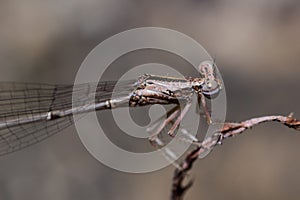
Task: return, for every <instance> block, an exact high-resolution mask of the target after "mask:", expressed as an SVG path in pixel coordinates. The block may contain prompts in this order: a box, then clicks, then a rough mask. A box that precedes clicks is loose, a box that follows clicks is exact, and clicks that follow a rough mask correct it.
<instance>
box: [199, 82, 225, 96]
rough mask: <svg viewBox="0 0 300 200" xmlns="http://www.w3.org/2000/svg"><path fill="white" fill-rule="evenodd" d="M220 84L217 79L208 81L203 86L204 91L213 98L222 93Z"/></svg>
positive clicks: (205, 94)
mask: <svg viewBox="0 0 300 200" xmlns="http://www.w3.org/2000/svg"><path fill="white" fill-rule="evenodd" d="M220 90H221V89H220V84H219V83H218V82H217V81H215V80H209V81H207V82H206V83H205V84H204V85H203V88H202V93H203V95H204V96H205V97H206V98H209V99H213V98H216V97H217V96H218V94H219V93H220Z"/></svg>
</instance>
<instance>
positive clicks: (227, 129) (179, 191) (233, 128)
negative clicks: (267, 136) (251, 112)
mask: <svg viewBox="0 0 300 200" xmlns="http://www.w3.org/2000/svg"><path fill="white" fill-rule="evenodd" d="M292 115H293V114H292V113H291V114H290V115H289V116H281V115H277V116H264V117H258V118H252V119H249V120H246V121H243V122H240V123H224V125H223V127H222V128H221V129H219V130H218V131H217V132H216V133H215V134H214V135H212V136H211V137H208V138H206V139H205V140H204V141H202V142H201V143H199V145H198V146H197V148H195V149H194V150H193V151H191V152H190V153H188V154H187V156H186V157H185V159H184V160H183V162H182V163H181V164H180V168H177V169H175V171H174V176H173V182H172V193H171V200H182V199H183V197H184V194H185V193H186V191H187V190H188V189H189V188H190V187H191V186H192V185H193V181H189V182H188V183H187V184H186V185H184V184H183V181H184V180H185V178H186V176H187V174H188V172H189V171H190V170H191V169H192V167H193V164H194V162H195V161H196V160H197V159H198V157H199V155H201V154H202V153H204V152H206V151H207V150H212V149H213V148H214V147H215V146H216V145H218V144H222V142H223V140H225V139H226V138H229V137H232V136H236V135H238V134H240V133H242V132H244V131H245V130H246V129H249V128H252V127H253V126H255V125H258V124H260V123H263V122H269V121H276V122H280V123H282V124H284V125H286V126H288V127H289V128H293V129H295V130H297V131H300V121H298V120H297V119H295V118H293V116H292Z"/></svg>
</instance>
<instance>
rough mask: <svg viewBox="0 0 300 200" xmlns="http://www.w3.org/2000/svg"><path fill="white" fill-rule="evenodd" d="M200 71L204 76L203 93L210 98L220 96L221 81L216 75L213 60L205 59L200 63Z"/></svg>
mask: <svg viewBox="0 0 300 200" xmlns="http://www.w3.org/2000/svg"><path fill="white" fill-rule="evenodd" d="M199 71H200V73H201V74H202V75H203V77H204V83H203V85H202V90H201V92H202V94H203V95H204V96H205V97H206V98H209V99H212V98H215V97H217V96H218V94H219V93H220V90H221V82H220V80H218V79H217V78H216V76H215V66H214V63H213V62H211V61H204V62H202V63H200V65H199Z"/></svg>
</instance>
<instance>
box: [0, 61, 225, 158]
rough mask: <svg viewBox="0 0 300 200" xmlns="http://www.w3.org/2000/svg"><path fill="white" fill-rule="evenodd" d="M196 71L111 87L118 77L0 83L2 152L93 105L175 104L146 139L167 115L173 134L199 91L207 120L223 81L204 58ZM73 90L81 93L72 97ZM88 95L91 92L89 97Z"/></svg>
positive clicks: (62, 124)
mask: <svg viewBox="0 0 300 200" xmlns="http://www.w3.org/2000/svg"><path fill="white" fill-rule="evenodd" d="M199 71H200V74H201V75H202V76H201V77H198V78H191V77H190V78H186V79H184V78H175V77H166V76H156V75H149V74H144V75H142V76H140V77H139V78H138V79H137V80H129V81H123V82H122V83H121V84H119V85H120V87H118V89H117V91H114V87H115V86H116V83H117V82H116V81H105V82H99V83H97V84H95V83H87V84H80V85H75V86H73V85H49V84H31V83H0V155H4V154H8V153H11V152H14V151H17V150H20V149H22V148H25V147H27V146H30V145H32V144H35V143H37V142H39V141H42V140H44V139H45V138H47V137H49V136H51V135H54V134H55V133H58V132H59V131H61V130H62V129H64V128H66V127H67V126H69V125H71V124H73V118H72V116H73V115H75V114H81V113H87V112H92V111H95V110H96V111H98V110H104V109H114V108H118V107H124V106H130V107H136V106H145V105H153V104H174V105H175V107H174V109H172V110H171V111H170V112H169V115H168V117H167V118H166V119H164V120H163V122H162V123H161V124H159V125H158V126H156V127H155V129H154V130H152V133H151V135H150V137H149V139H150V140H151V141H156V139H157V135H158V134H159V133H160V132H161V131H162V130H163V129H164V127H165V126H166V125H167V124H169V123H170V122H171V121H173V122H174V123H173V124H172V126H171V128H170V129H169V131H168V134H169V135H170V136H174V131H175V130H176V128H177V127H178V125H179V124H180V122H181V121H182V119H183V118H184V116H185V114H186V113H187V111H188V110H189V109H190V107H191V103H192V102H191V101H192V97H193V95H197V96H198V101H199V102H200V103H201V104H202V107H203V109H204V112H205V115H206V118H207V121H208V122H210V121H211V118H210V114H209V112H208V110H207V108H206V98H212V97H214V96H216V95H218V93H219V91H220V90H221V81H220V80H219V79H218V78H217V77H216V74H215V66H214V64H213V63H212V62H209V61H205V62H202V63H201V64H200V65H199ZM83 91H84V92H83ZM86 91H95V92H94V93H89V92H86ZM113 91H114V94H115V95H113V97H112V93H113ZM72 95H76V96H77V97H79V98H77V100H76V101H75V102H74V101H73V102H72ZM91 96H92V97H95V99H93V101H91V98H90V97H91ZM91 102H92V103H91ZM179 104H180V105H184V106H183V109H182V110H181V109H180V106H179Z"/></svg>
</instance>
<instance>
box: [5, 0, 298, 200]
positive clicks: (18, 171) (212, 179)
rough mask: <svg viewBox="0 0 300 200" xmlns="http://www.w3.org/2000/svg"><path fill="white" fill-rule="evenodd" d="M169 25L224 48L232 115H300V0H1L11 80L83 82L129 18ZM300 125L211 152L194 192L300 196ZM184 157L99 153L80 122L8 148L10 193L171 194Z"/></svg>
mask: <svg viewBox="0 0 300 200" xmlns="http://www.w3.org/2000/svg"><path fill="white" fill-rule="evenodd" d="M143 26H158V27H165V28H170V29H174V30H177V31H180V32H182V33H184V34H186V35H189V36H190V37H192V38H194V39H195V40H197V41H198V42H199V43H200V44H202V45H203V46H204V47H205V48H206V50H207V51H208V52H209V53H210V54H211V55H212V56H213V57H215V58H216V62H217V65H218V67H219V70H220V71H221V73H222V76H223V80H224V82H225V86H226V94H227V121H241V120H246V119H248V118H251V117H256V116H262V115H268V114H285V115H286V114H289V113H290V112H294V113H295V117H297V118H300V106H299V102H300V94H299V91H300V84H299V83H300V81H299V77H298V76H299V75H300V67H299V64H300V37H299V36H300V2H299V1H297V0H263V1H262V0H251V1H250V0H245V1H237V0H224V1H219V0H210V1H208V0H186V1H180V0H173V1H143V0H139V1H137V0H122V1H117V0H101V1H96V0H87V1H80V0H71V1H66V0H64V1H41V0H27V1H17V0H9V1H8V0H1V1H0V27H1V30H0V80H1V81H25V82H26V81H29V82H43V83H73V81H74V78H75V76H76V72H77V69H78V68H79V66H80V64H81V62H82V61H83V59H84V58H85V56H86V55H87V54H88V53H89V52H90V51H91V50H92V49H93V48H94V47H95V46H96V45H98V44H99V43H100V42H102V41H103V40H105V39H106V38H108V37H110V36H112V35H114V34H117V33H119V32H121V31H125V30H127V29H131V28H136V27H143ZM299 147H300V134H299V133H297V132H295V131H293V130H290V129H288V128H286V127H284V126H282V125H279V124H276V123H269V124H263V125H260V126H258V127H255V128H253V129H252V130H249V131H247V132H245V134H242V135H240V136H239V137H236V138H233V139H229V140H227V141H226V142H225V143H224V145H222V146H220V147H217V148H216V149H215V150H214V151H213V152H212V153H211V154H210V155H209V156H207V157H206V158H204V159H203V160H199V161H198V162H197V163H196V165H195V166H194V168H193V170H192V172H191V175H190V177H191V178H193V179H194V180H195V184H194V186H193V187H192V189H191V190H189V191H188V193H187V195H186V199H206V200H210V199H211V200H213V199H245V200H246V199H249V200H250V199H274V200H275V199H298V198H299V195H300V191H299V185H300V161H299V157H298V156H299V153H300V149H299ZM173 170H174V167H173V166H170V167H167V168H165V169H162V170H160V171H156V172H153V173H148V174H126V173H121V172H118V171H115V170H112V169H110V168H108V167H106V166H104V165H102V164H100V163H99V162H98V161H96V160H95V159H94V158H93V157H92V156H91V155H90V154H89V153H88V152H87V151H86V150H85V148H84V146H83V145H82V144H81V142H80V140H79V138H78V136H77V134H76V131H75V128H74V127H73V126H72V127H69V128H67V129H65V130H64V131H62V132H61V133H60V134H57V135H55V136H53V137H51V138H49V139H47V140H46V141H44V142H42V143H39V144H37V145H34V146H32V147H29V148H26V149H24V150H22V151H19V152H16V153H14V154H10V155H8V156H4V157H1V158H0V199H1V200H2V199H3V200H19V199H22V200H27V199H28V200H37V199H44V200H48V199H49V200H52V199H64V200H68V199H72V200H77V199H78V200H79V199H89V200H100V199H112V200H115V199H130V200H138V199H144V200H147V199H168V198H169V193H170V189H171V178H172V175H173Z"/></svg>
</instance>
